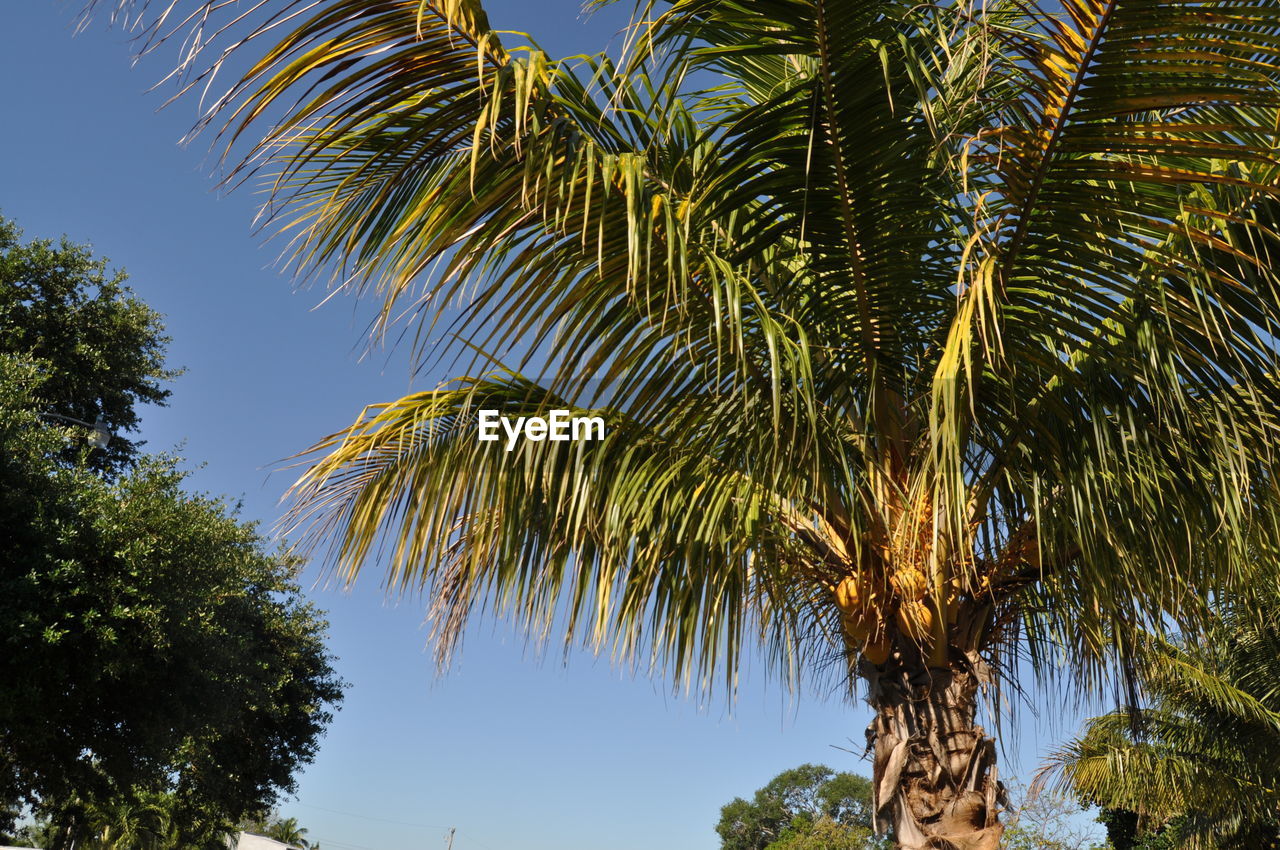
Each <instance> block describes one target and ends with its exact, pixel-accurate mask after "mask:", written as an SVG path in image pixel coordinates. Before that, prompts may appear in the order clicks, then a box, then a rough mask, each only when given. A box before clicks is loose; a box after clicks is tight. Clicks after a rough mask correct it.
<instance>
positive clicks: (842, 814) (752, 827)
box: [716, 764, 878, 850]
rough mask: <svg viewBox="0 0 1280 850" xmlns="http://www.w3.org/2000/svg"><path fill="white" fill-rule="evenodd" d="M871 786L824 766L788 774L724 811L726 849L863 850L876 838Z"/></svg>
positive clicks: (721, 828) (722, 823) (804, 766)
mask: <svg viewBox="0 0 1280 850" xmlns="http://www.w3.org/2000/svg"><path fill="white" fill-rule="evenodd" d="M871 797H872V795H871V782H870V780H868V779H865V778H864V777H861V776H858V775H856V774H853V773H837V772H836V771H834V770H832V769H831V768H829V767H827V766H826V765H821V764H802V765H800V766H799V767H794V768H791V769H790V770H784V771H783V772H782V773H779V774H778V775H777V776H775V777H774V778H773V779H771V780H769V782H768V784H766V785H765V786H764V787H763V788H760V789H759V790H757V791H756V792H755V795H754V796H753V797H752V798H751V799H750V800H744V799H742V798H741V797H737V798H735V799H733V800H731V801H730V802H729V803H727V804H725V806H724V807H723V808H722V809H721V810H720V821H719V823H717V824H716V833H717V834H718V835H719V836H720V846H721V848H723V850H766V848H770V850H783V848H787V850H800V848H814V850H817V848H831V850H837V848H838V850H845V848H849V849H850V850H864V848H870V847H873V846H878V845H875V844H874V841H873V836H872V828H873V826H872V821H873V819H872V809H871Z"/></svg>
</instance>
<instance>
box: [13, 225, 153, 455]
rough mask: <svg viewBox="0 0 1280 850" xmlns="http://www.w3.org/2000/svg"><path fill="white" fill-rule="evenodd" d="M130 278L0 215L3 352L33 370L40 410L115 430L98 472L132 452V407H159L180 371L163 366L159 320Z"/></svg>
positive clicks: (83, 249) (134, 416)
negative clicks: (30, 237) (33, 236)
mask: <svg viewBox="0 0 1280 850" xmlns="http://www.w3.org/2000/svg"><path fill="white" fill-rule="evenodd" d="M126 279H127V278H126V276H125V274H124V272H123V271H118V270H116V271H112V270H111V269H110V268H109V267H108V263H107V261H106V260H105V259H101V258H97V257H94V256H93V253H92V252H91V251H90V249H89V248H88V247H87V246H84V245H77V244H74V243H72V242H70V241H68V240H67V239H65V238H64V239H62V240H60V241H58V242H54V241H52V240H34V241H30V242H27V241H23V238H22V231H21V230H20V229H19V228H18V226H17V225H16V224H15V223H14V222H12V221H10V220H7V219H4V218H0V354H8V355H12V356H14V357H17V358H20V359H22V360H23V361H26V362H30V363H35V364H37V365H38V368H39V369H40V370H41V372H42V375H43V377H44V380H43V381H42V382H41V384H40V399H39V400H40V402H41V404H42V407H41V408H40V410H41V412H43V413H45V414H54V415H57V416H65V417H72V418H75V419H79V420H82V421H85V422H94V421H96V420H98V419H99V418H101V419H102V421H103V422H104V423H105V424H106V425H107V427H108V428H110V429H111V430H112V431H113V432H114V434H113V436H112V439H111V442H110V443H109V444H108V445H107V448H106V450H105V451H98V452H94V453H92V454H90V455H89V456H88V457H87V458H86V459H85V462H86V463H88V465H89V466H90V467H91V468H93V469H97V470H103V471H119V470H120V469H121V468H122V467H123V466H124V465H125V464H126V463H127V462H128V461H129V459H131V458H132V457H133V456H134V455H135V454H136V453H137V450H138V446H137V444H136V443H134V442H133V441H131V440H130V439H129V438H128V437H127V436H126V434H127V432H131V431H135V430H137V427H138V412H137V410H136V407H137V405H139V404H144V403H145V404H163V403H164V402H165V400H166V399H168V397H169V389H168V387H166V386H165V382H167V381H169V380H170V379H172V378H174V377H176V376H177V374H178V372H177V370H174V369H172V368H169V367H168V366H166V365H165V357H164V352H165V347H166V346H167V344H168V342H169V340H168V337H166V336H165V335H164V330H163V326H162V324H161V319H160V315H159V314H158V313H156V312H155V311H154V310H152V309H151V308H150V307H148V306H147V305H146V304H144V303H143V302H142V301H140V300H139V299H138V298H137V297H136V296H135V295H134V294H133V293H132V292H131V291H130V290H129V289H128V287H126V286H125V281H126ZM50 421H52V422H56V421H57V420H53V419H51V420H50Z"/></svg>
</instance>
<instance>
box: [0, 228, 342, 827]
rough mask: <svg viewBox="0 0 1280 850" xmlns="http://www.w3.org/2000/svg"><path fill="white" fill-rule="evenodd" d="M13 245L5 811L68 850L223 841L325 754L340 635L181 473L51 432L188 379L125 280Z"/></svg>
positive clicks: (287, 568)
mask: <svg viewBox="0 0 1280 850" xmlns="http://www.w3.org/2000/svg"><path fill="white" fill-rule="evenodd" d="M14 234H16V230H15V229H14V228H12V226H11V225H8V224H4V225H3V226H0V236H3V238H4V239H5V240H9V241H8V242H6V243H5V250H4V252H3V254H2V257H3V259H2V261H0V268H2V269H3V270H4V277H3V278H2V279H0V528H2V529H4V545H3V547H0V801H4V802H5V803H12V802H21V803H25V804H29V805H32V806H34V807H35V809H36V811H37V812H38V813H41V814H43V815H44V816H46V817H47V818H49V819H50V821H51V822H52V823H53V824H55V826H56V830H55V832H54V839H55V841H54V846H55V847H62V846H67V845H68V844H70V843H71V842H73V841H77V840H79V839H84V840H88V839H89V838H91V837H92V836H94V835H99V834H101V833H102V830H103V829H105V828H106V827H105V826H102V824H97V825H95V823H96V821H95V820H94V819H95V818H97V819H99V820H101V819H103V818H105V819H106V820H105V821H103V823H107V822H117V821H118V824H117V826H119V825H120V824H125V823H126V822H128V823H137V824H141V823H142V821H144V820H146V818H141V815H140V814H139V813H141V812H151V813H153V814H155V813H157V812H159V811H160V810H161V809H163V818H162V820H163V825H164V829H165V830H166V835H170V834H172V836H176V838H174V839H173V840H175V841H177V842H178V843H179V844H180V846H189V845H194V844H198V843H202V842H207V841H214V842H215V843H216V841H217V840H218V838H217V836H218V832H219V830H220V829H221V828H222V827H223V826H225V825H226V824H227V823H230V822H234V821H235V820H236V819H238V818H239V817H241V816H242V815H243V814H245V813H246V812H250V811H257V810H260V809H262V808H263V807H265V806H269V805H271V804H272V802H273V801H274V800H275V799H276V797H277V796H278V795H279V794H281V793H284V792H288V791H291V790H292V789H293V788H294V776H295V774H296V772H297V771H298V769H299V768H300V767H301V766H302V765H304V764H306V763H308V762H309V761H311V759H312V758H313V757H314V755H315V753H316V748H317V746H318V743H319V739H320V736H321V735H322V733H323V731H324V729H325V728H326V727H327V725H328V724H329V722H330V720H331V709H332V708H333V707H334V706H336V705H337V703H338V702H339V701H340V699H341V696H342V683H341V681H340V680H339V679H338V677H337V675H336V674H335V672H334V670H333V667H332V658H331V657H330V655H329V653H328V652H327V650H326V649H325V646H324V642H323V638H324V633H325V629H326V623H325V622H324V620H323V618H322V617H321V615H320V613H319V612H318V611H317V610H315V608H314V607H313V606H311V605H310V604H309V603H307V602H306V601H305V600H304V599H303V598H302V595H301V591H300V588H299V587H298V585H297V582H296V578H295V576H296V573H297V569H298V562H297V561H296V560H294V559H292V558H290V557H288V556H285V555H284V554H282V553H275V552H272V551H270V549H269V548H268V546H267V543H266V541H265V540H264V539H263V538H262V537H261V536H260V535H259V533H258V532H257V530H256V529H255V527H254V526H253V525H252V524H247V523H244V522H241V521H240V520H239V519H238V518H237V517H236V515H235V511H234V509H233V508H232V507H231V506H229V505H228V504H226V503H225V502H223V501H220V500H217V499H212V498H208V497H204V496H199V495H193V494H191V493H189V492H187V491H186V490H185V489H184V487H183V484H184V473H182V472H180V471H179V470H178V466H177V463H178V461H177V459H176V458H169V457H146V456H141V455H139V454H137V452H136V446H135V445H134V444H126V443H121V444H118V445H116V448H115V451H114V452H113V453H111V454H109V455H106V456H104V455H103V454H102V453H101V451H100V450H99V449H91V448H90V447H89V446H88V445H87V444H86V443H85V442H84V441H83V439H80V437H82V436H83V431H84V428H83V427H80V426H69V427H63V426H62V425H61V424H59V422H58V421H57V420H52V421H51V420H50V418H49V416H48V415H47V414H48V413H49V412H50V411H60V410H67V411H71V413H72V414H74V415H77V416H88V417H90V418H94V417H95V416H96V415H98V414H100V415H102V416H103V417H104V418H107V419H108V420H109V421H110V422H111V423H112V424H113V425H115V426H117V427H132V426H133V425H134V424H135V423H136V422H137V412H136V411H135V410H134V407H133V405H134V403H136V402H144V401H159V400H163V398H164V397H165V396H166V395H167V390H165V389H164V388H162V387H161V386H160V385H159V384H158V383H156V382H157V381H158V380H159V379H160V378H162V377H166V376H168V375H170V374H172V373H171V372H169V371H168V370H166V369H165V368H164V365H163V343H164V337H163V336H162V333H161V328H160V325H159V320H158V317H157V316H156V314H155V313H153V312H152V311H150V310H149V309H148V308H146V307H145V306H143V305H142V304H141V303H139V302H137V301H136V300H134V299H132V298H131V297H130V296H128V295H127V293H126V292H125V291H124V290H123V289H122V288H120V286H119V278H111V277H109V276H106V275H105V272H104V266H103V265H102V264H101V263H99V262H98V261H96V260H93V259H92V257H91V256H90V255H89V254H88V252H87V251H86V250H84V249H80V248H75V247H74V246H69V245H68V244H66V243H63V245H62V246H61V247H58V248H54V247H52V246H51V245H49V244H46V243H33V244H31V245H27V246H20V245H18V244H17V242H16V241H15V240H16V236H15V235H14ZM162 804H163V805H162ZM129 812H132V813H134V814H139V817H133V816H132V815H130V816H128V817H126V816H125V815H127V814H128V813H129ZM117 816H118V817H117ZM156 816H157V817H159V815H158V814H157V815H156ZM113 818H114V819H115V820H114V821H113V820H112V819H113ZM158 822H159V821H157V823H158ZM0 826H4V824H0ZM100 826H102V828H101V829H100V828H99V827H100ZM153 826H154V824H152V826H147V827H145V830H146V831H148V834H149V835H150V834H151V833H154V832H155V831H156V829H158V827H155V828H154V829H153V828H152V827H153ZM142 828H143V827H142V826H139V829H142ZM117 831H118V830H117ZM115 840H116V839H112V841H115ZM119 840H125V839H119ZM139 840H140V839H139ZM128 841H132V839H128ZM184 842H185V843H184Z"/></svg>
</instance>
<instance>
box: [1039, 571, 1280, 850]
mask: <svg viewBox="0 0 1280 850" xmlns="http://www.w3.org/2000/svg"><path fill="white" fill-rule="evenodd" d="M1277 612H1280V585H1278V584H1277V583H1276V580H1275V578H1274V577H1273V578H1272V580H1271V581H1269V582H1266V583H1264V584H1261V585H1260V586H1259V588H1258V590H1257V592H1256V593H1251V594H1249V595H1248V596H1247V597H1243V596H1242V597H1238V598H1235V599H1232V600H1231V601H1230V602H1229V603H1227V604H1224V605H1223V606H1222V610H1221V612H1220V618H1219V619H1217V620H1215V622H1214V623H1213V624H1212V626H1211V628H1210V629H1209V631H1208V634H1207V637H1205V638H1202V639H1200V640H1198V641H1196V642H1189V641H1182V640H1170V639H1168V638H1165V637H1159V636H1152V637H1150V638H1148V639H1146V640H1144V641H1142V642H1141V643H1140V647H1141V652H1140V653H1139V654H1138V662H1139V669H1140V672H1141V681H1142V684H1143V696H1144V699H1143V701H1142V705H1141V707H1139V706H1133V707H1131V708H1129V709H1126V710H1121V711H1115V712H1112V713H1110V714H1106V715H1103V716H1101V717H1095V718H1094V719H1093V720H1091V721H1090V722H1089V723H1088V724H1087V726H1086V727H1085V730H1084V732H1083V734H1081V736H1080V737H1079V738H1077V739H1076V740H1074V741H1071V742H1070V743H1069V744H1067V745H1066V746H1065V747H1063V748H1062V749H1061V750H1060V751H1059V752H1057V753H1055V755H1054V757H1053V759H1052V760H1051V762H1050V766H1049V769H1048V771H1047V773H1046V775H1045V776H1044V777H1043V778H1044V779H1048V780H1051V781H1054V782H1056V783H1058V784H1059V785H1061V786H1064V787H1065V788H1067V789H1069V790H1071V791H1073V792H1074V793H1075V794H1076V795H1077V796H1079V797H1081V798H1082V799H1086V800H1089V801H1092V802H1094V803H1096V804H1098V805H1102V806H1104V807H1107V808H1115V809H1124V810H1128V811H1131V812H1135V813H1137V814H1139V815H1140V816H1141V819H1142V821H1144V822H1145V825H1146V826H1147V827H1148V828H1150V829H1154V828H1158V827H1161V826H1163V825H1165V824H1170V822H1172V823H1171V824H1170V826H1169V829H1170V830H1173V831H1175V832H1176V833H1177V838H1178V843H1179V844H1185V845H1186V846H1193V847H1224V848H1229V847H1238V848H1252V849H1253V850H1257V848H1263V847H1277V846H1280V622H1277V619H1276V614H1277Z"/></svg>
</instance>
